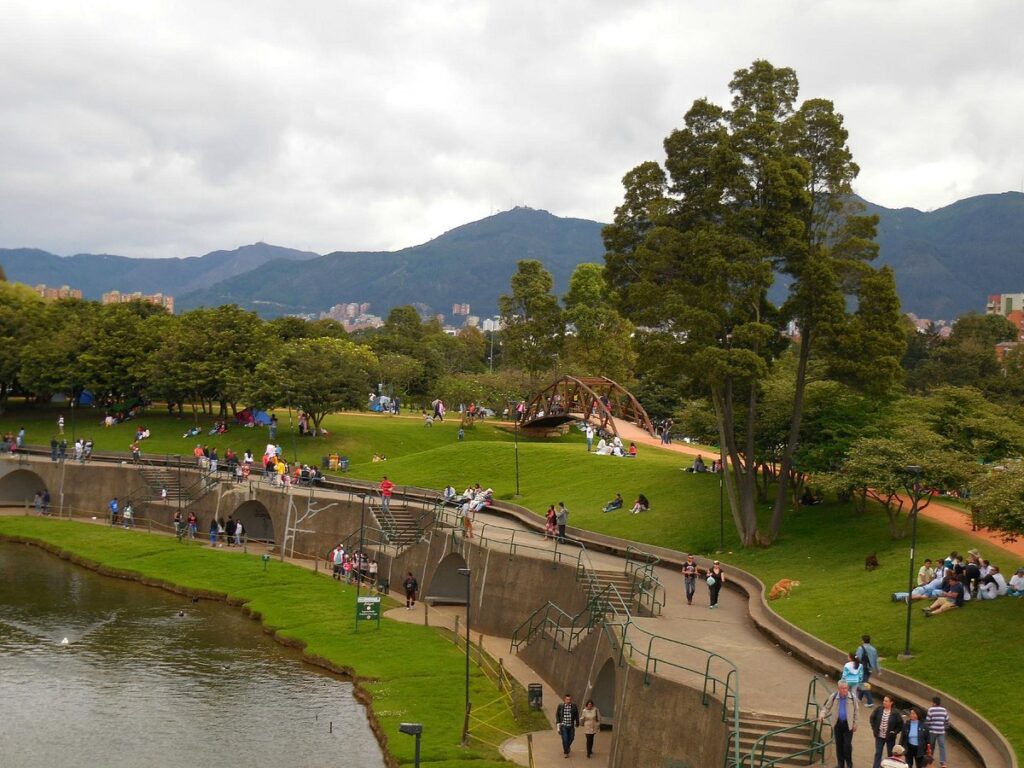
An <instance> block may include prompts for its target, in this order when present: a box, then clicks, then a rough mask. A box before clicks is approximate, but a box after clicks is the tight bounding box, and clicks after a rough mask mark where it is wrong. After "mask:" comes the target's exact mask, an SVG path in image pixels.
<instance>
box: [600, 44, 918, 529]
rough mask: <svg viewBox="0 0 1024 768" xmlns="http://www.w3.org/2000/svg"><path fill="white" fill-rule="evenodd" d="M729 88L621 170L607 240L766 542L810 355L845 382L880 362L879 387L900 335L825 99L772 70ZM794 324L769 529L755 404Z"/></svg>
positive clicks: (742, 74) (746, 73)
mask: <svg viewBox="0 0 1024 768" xmlns="http://www.w3.org/2000/svg"><path fill="white" fill-rule="evenodd" d="M729 87H730V90H731V91H732V94H733V99H732V103H731V108H730V109H726V108H724V107H721V106H718V105H716V104H713V103H711V102H709V101H707V100H705V99H700V100H698V101H696V102H694V104H693V106H692V107H691V108H690V110H689V111H688V112H687V113H686V116H685V118H684V127H683V128H681V129H679V130H676V131H673V132H672V134H671V135H669V136H668V138H666V139H665V154H666V158H665V163H664V169H663V168H662V167H661V166H659V165H658V164H657V163H653V162H647V163H643V164H642V165H640V166H638V167H637V168H635V169H633V170H632V171H630V172H629V173H628V174H626V176H625V178H624V185H625V188H626V189H625V198H624V201H623V204H622V205H621V206H620V207H619V208H618V209H616V215H615V220H614V222H613V223H612V224H611V225H609V226H608V227H607V228H606V229H605V232H604V239H605V247H606V251H607V254H606V268H607V275H608V279H609V282H610V283H611V285H612V287H613V288H614V289H615V290H616V291H617V292H618V294H619V296H620V297H621V302H622V308H623V311H624V312H625V313H626V314H627V316H628V317H629V318H630V319H632V320H633V321H634V322H636V323H637V325H640V326H645V327H646V330H647V333H649V334H651V335H655V336H660V337H661V338H662V339H663V343H664V344H666V345H670V344H671V345H674V346H676V347H677V348H678V349H679V354H678V361H679V362H678V365H679V366H680V373H681V374H685V375H688V376H689V377H690V378H691V379H692V380H694V381H695V382H696V383H697V384H698V385H699V386H701V387H702V388H703V389H705V391H707V393H708V394H709V395H710V397H711V401H712V403H713V405H714V409H715V413H716V416H717V419H718V428H719V436H720V439H721V444H722V445H723V447H724V451H725V452H726V453H727V454H728V457H729V459H730V461H729V465H730V467H731V470H732V471H731V473H730V482H728V483H726V487H727V489H728V494H729V503H730V508H731V510H732V514H733V518H734V520H735V523H736V527H737V529H738V530H739V532H740V536H741V539H742V540H743V542H744V544H752V543H755V542H762V543H767V542H770V541H771V540H772V539H774V538H775V536H777V535H778V532H779V530H780V527H781V523H782V514H783V511H784V509H785V508H786V497H787V493H786V486H787V483H788V481H789V470H790V467H791V465H792V461H793V453H794V450H795V449H796V447H797V445H798V443H799V439H800V427H801V414H802V410H803V399H804V391H805V388H806V385H807V380H808V369H809V362H810V360H811V357H812V354H817V355H821V356H823V357H832V358H833V359H834V360H836V361H840V360H842V361H845V363H844V364H845V366H846V368H847V371H846V374H847V375H850V374H849V369H851V368H852V369H854V370H859V366H865V365H874V364H875V363H876V362H877V360H876V358H881V359H882V362H881V363H880V364H879V369H880V370H878V371H876V372H875V373H874V374H873V375H872V376H870V377H864V378H867V379H869V380H870V381H871V383H872V385H873V387H874V388H875V389H885V388H886V387H887V386H890V385H891V384H893V383H895V380H896V378H897V376H896V374H897V373H898V361H899V359H900V356H901V354H902V344H903V339H904V336H903V333H902V330H901V327H900V325H899V305H898V301H897V300H896V299H895V295H896V294H895V288H894V285H893V278H892V274H891V273H890V272H887V271H878V270H874V269H872V268H871V267H870V265H869V262H870V260H871V259H872V258H873V257H874V256H875V254H876V252H877V247H876V246H875V244H874V242H873V237H874V226H875V221H874V219H873V218H870V217H863V216H859V215H857V212H856V210H854V209H853V207H852V204H851V200H852V190H851V186H850V184H851V181H852V180H853V179H854V178H855V177H856V175H857V171H858V169H857V166H856V165H855V164H854V163H853V160H852V156H851V153H850V151H849V148H848V147H847V144H846V140H847V132H846V130H845V128H844V127H843V120H842V117H841V116H840V115H839V114H837V113H836V112H835V110H834V109H833V106H832V103H831V102H829V101H826V100H823V99H813V100H810V101H806V102H804V103H803V104H801V105H797V101H796V100H797V95H798V91H799V84H798V82H797V77H796V73H795V72H794V71H793V70H792V69H788V68H777V67H774V66H773V65H771V64H770V63H768V62H767V61H756V62H754V63H753V64H752V65H751V66H750V67H749V68H747V69H742V70H739V71H738V72H736V74H735V76H734V78H733V80H732V82H731V83H730V84H729ZM776 276H782V277H783V278H784V279H785V281H786V284H787V286H788V296H787V299H786V301H785V302H784V303H783V304H782V306H781V307H776V306H774V305H773V304H772V303H771V302H770V301H769V300H768V290H769V288H770V287H771V286H772V284H773V282H774V280H775V279H776ZM787 330H789V331H795V333H796V335H797V336H798V344H799V346H798V359H797V364H796V372H795V379H794V388H793V395H792V410H791V415H790V421H789V425H788V428H787V430H786V433H785V437H784V440H783V442H782V444H781V450H780V453H779V464H780V472H779V483H780V488H779V493H778V496H777V499H776V504H775V510H774V513H773V516H772V520H771V524H770V528H769V530H768V531H763V530H761V529H760V528H759V523H758V517H757V514H756V510H755V501H756V471H757V460H756V453H757V450H756V434H757V417H758V399H759V397H760V390H761V386H762V382H763V381H764V380H765V378H766V376H768V375H769V373H770V371H771V368H772V366H773V364H774V361H775V359H776V357H777V356H778V354H779V352H780V351H781V350H782V349H783V348H784V347H785V346H786V344H787V343H788V342H787V338H786V335H785V333H786V331H787ZM869 333H870V334H872V336H871V337H870V338H869V337H868V334H869ZM837 367H838V365H837Z"/></svg>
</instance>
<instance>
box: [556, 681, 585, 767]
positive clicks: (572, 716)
mask: <svg viewBox="0 0 1024 768" xmlns="http://www.w3.org/2000/svg"><path fill="white" fill-rule="evenodd" d="M579 724H580V708H579V707H577V706H576V705H575V704H573V703H572V696H570V695H569V694H568V693H567V694H565V699H564V700H563V701H562V703H561V704H559V705H558V707H556V708H555V730H556V731H558V734H559V735H560V736H561V737H562V752H563V753H564V756H565V757H568V756H569V750H570V749H572V742H573V739H575V738H576V728H577V727H578V726H579Z"/></svg>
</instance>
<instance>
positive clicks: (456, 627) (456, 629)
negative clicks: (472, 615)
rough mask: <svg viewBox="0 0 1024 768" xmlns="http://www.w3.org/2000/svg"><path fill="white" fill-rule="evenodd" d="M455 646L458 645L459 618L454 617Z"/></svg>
mask: <svg viewBox="0 0 1024 768" xmlns="http://www.w3.org/2000/svg"><path fill="white" fill-rule="evenodd" d="M455 644H456V645H458V644H459V616H458V614H456V615H455Z"/></svg>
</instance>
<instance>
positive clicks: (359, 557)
mask: <svg viewBox="0 0 1024 768" xmlns="http://www.w3.org/2000/svg"><path fill="white" fill-rule="evenodd" d="M327 562H328V563H329V564H330V566H331V577H332V578H334V579H336V580H337V581H345V583H347V584H353V583H355V581H356V580H358V581H360V582H362V583H363V584H369V585H370V586H376V585H377V570H378V566H377V561H376V560H374V559H373V558H371V557H370V556H369V555H368V554H367V553H366V552H362V551H359V552H346V551H345V547H344V546H343V545H341V544H337V545H336V546H335V547H334V549H332V550H331V551H330V553H329V554H328V555H327Z"/></svg>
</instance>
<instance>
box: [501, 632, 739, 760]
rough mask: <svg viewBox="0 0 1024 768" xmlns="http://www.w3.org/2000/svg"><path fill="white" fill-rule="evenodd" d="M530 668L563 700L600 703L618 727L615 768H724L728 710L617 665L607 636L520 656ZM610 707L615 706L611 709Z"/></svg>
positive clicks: (535, 645) (538, 643) (535, 648)
mask: <svg viewBox="0 0 1024 768" xmlns="http://www.w3.org/2000/svg"><path fill="white" fill-rule="evenodd" d="M520 656H522V657H523V658H524V659H525V660H526V661H527V663H528V664H529V665H530V667H531V668H533V669H535V670H537V671H538V672H539V674H540V675H541V676H542V677H543V678H544V679H545V680H547V681H548V683H549V684H550V685H551V686H552V687H554V688H555V690H557V691H559V692H561V693H569V694H572V696H573V698H574V699H575V700H576V701H578V702H580V703H581V704H582V703H583V702H585V701H586V700H587V699H588V698H592V699H594V701H595V704H596V705H597V707H598V709H600V710H601V718H602V720H603V721H605V722H613V723H614V728H613V730H612V731H611V733H610V734H605V735H603V736H602V737H600V738H611V740H612V743H611V755H612V756H611V760H610V761H609V763H608V765H609V767H610V768H636V766H651V768H654V767H655V766H662V767H663V768H706V767H707V766H720V765H724V761H725V756H726V751H727V747H728V737H729V729H728V724H727V723H725V722H724V721H723V719H722V702H721V701H720V700H718V699H715V698H710V697H709V699H708V701H707V703H706V704H705V703H704V702H703V700H702V693H701V692H700V691H699V690H696V689H694V688H690V687H688V686H685V685H681V684H680V683H677V682H674V681H670V680H666V679H664V678H661V677H658V676H657V675H649V676H648V677H647V678H646V680H645V678H644V671H643V670H642V669H637V668H635V667H632V666H630V665H629V664H628V663H625V662H620V661H619V654H618V651H617V650H616V649H615V648H613V647H612V644H611V642H610V640H609V638H608V635H607V634H606V633H604V632H603V631H595V632H592V633H591V634H590V635H589V636H588V637H587V638H586V639H585V640H584V641H582V642H581V643H580V644H579V645H578V646H577V647H576V648H575V649H573V651H572V652H571V653H570V652H568V651H566V650H565V649H564V648H563V647H562V646H560V645H555V644H554V643H552V642H551V640H550V639H546V638H539V639H537V640H534V641H533V642H532V643H531V644H530V645H529V646H528V647H526V648H524V649H522V650H521V651H520ZM609 699H612V700H613V701H612V704H611V706H609V704H608V703H607V702H608V700H609Z"/></svg>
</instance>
